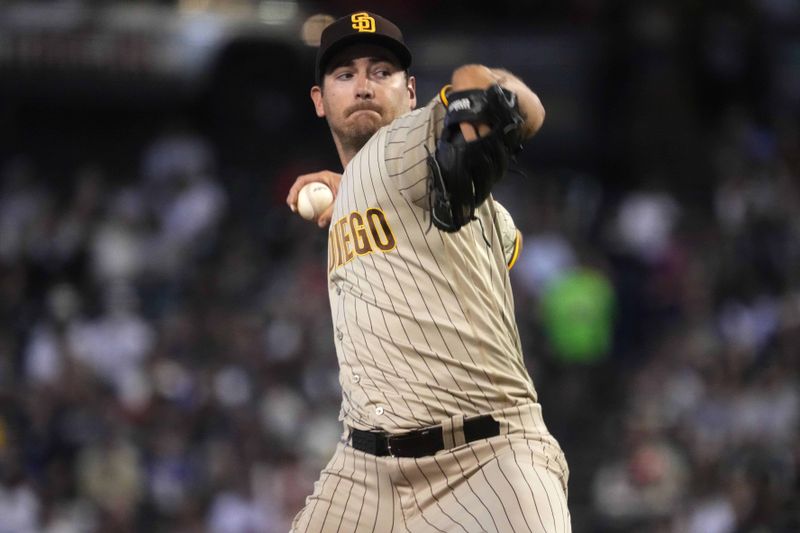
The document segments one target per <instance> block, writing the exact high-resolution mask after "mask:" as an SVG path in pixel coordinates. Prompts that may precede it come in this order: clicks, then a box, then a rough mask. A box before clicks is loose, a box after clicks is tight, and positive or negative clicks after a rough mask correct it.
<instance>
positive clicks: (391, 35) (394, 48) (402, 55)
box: [316, 11, 411, 83]
mask: <svg viewBox="0 0 800 533" xmlns="http://www.w3.org/2000/svg"><path fill="white" fill-rule="evenodd" d="M360 42H367V43H374V44H376V45H379V46H383V47H384V48H386V49H387V50H389V51H390V52H392V53H393V54H394V55H395V56H397V59H398V60H399V61H400V66H401V67H402V68H403V69H408V67H409V66H410V65H411V51H410V50H409V49H408V48H407V47H406V45H405V42H403V33H402V32H401V31H400V28H398V27H397V26H396V25H395V24H394V23H393V22H392V21H390V20H388V19H385V18H383V17H382V16H380V15H376V14H374V13H370V12H368V11H359V12H357V13H352V14H350V15H347V16H345V17H342V18H340V19H338V20H335V21H334V22H331V23H330V24H329V25H328V26H327V27H326V28H325V29H324V30H323V31H322V36H321V38H320V43H319V50H317V69H316V76H317V83H319V82H320V81H322V77H323V76H324V75H325V69H326V67H327V63H328V61H330V59H331V58H332V57H333V55H334V54H335V53H336V52H338V51H339V50H341V49H342V48H343V47H345V46H347V45H349V44H353V43H360Z"/></svg>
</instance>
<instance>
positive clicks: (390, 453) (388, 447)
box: [386, 437, 396, 458]
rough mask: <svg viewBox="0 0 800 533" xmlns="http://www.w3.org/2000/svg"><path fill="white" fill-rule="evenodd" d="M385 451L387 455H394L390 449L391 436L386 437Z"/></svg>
mask: <svg viewBox="0 0 800 533" xmlns="http://www.w3.org/2000/svg"><path fill="white" fill-rule="evenodd" d="M386 451H387V452H389V457H395V458H396V456H395V454H394V452H393V451H392V437H386Z"/></svg>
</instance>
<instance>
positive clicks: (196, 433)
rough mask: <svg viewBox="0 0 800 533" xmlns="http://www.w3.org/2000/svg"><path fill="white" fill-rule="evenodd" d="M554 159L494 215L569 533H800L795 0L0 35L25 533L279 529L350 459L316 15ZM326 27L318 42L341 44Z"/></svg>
mask: <svg viewBox="0 0 800 533" xmlns="http://www.w3.org/2000/svg"><path fill="white" fill-rule="evenodd" d="M363 7H368V8H370V9H374V10H375V11H378V12H380V13H382V14H384V15H386V16H387V17H389V18H391V19H393V20H395V21H396V22H397V23H398V24H399V25H400V26H401V27H402V28H403V29H404V31H405V33H406V35H407V41H408V42H409V44H410V47H411V48H412V50H413V51H414V54H415V58H414V66H413V67H412V71H413V73H414V74H416V75H417V76H418V78H419V84H418V87H419V96H420V101H422V102H424V101H426V100H427V99H428V98H429V97H431V96H433V94H434V92H435V90H436V89H437V88H438V87H439V86H440V85H441V84H443V83H444V82H445V81H446V80H447V78H448V76H449V73H450V71H451V69H452V67H454V66H456V65H458V64H461V63H463V62H483V63H487V64H490V65H493V66H503V67H506V68H508V69H510V70H511V71H513V72H515V73H517V74H519V75H520V76H521V77H522V78H523V79H525V80H526V81H527V82H528V83H529V84H530V85H531V86H532V87H533V88H534V89H535V90H536V91H537V92H538V93H539V95H540V96H541V98H542V100H543V102H544V104H545V107H546V108H547V112H548V115H547V121H546V123H545V127H544V129H543V130H542V132H541V133H540V135H539V136H537V137H536V139H535V140H534V141H533V142H532V143H530V145H529V146H528V147H527V148H526V150H525V152H524V153H523V155H522V157H521V158H520V161H519V165H518V167H519V168H518V170H519V172H518V173H512V174H510V175H509V176H508V178H507V179H506V180H505V181H504V182H503V183H502V184H501V186H500V187H499V189H498V191H497V194H496V196H497V197H498V198H499V199H500V200H501V201H502V202H503V203H504V204H505V205H506V206H507V207H508V208H509V210H510V211H511V212H512V214H513V215H514V217H515V219H516V221H517V224H518V226H519V227H520V228H521V230H522V232H523V234H524V236H525V247H524V250H523V254H522V256H521V258H520V260H519V262H518V264H517V266H516V267H515V269H514V271H513V272H512V279H513V284H514V288H515V297H516V304H517V318H518V322H519V326H520V332H521V334H522V337H523V343H524V347H525V354H526V362H527V365H528V368H529V370H530V371H531V374H532V376H533V378H534V381H535V383H536V386H537V389H538V390H539V393H540V396H541V400H542V402H543V404H544V407H545V416H546V421H547V422H548V425H549V426H550V427H551V429H552V431H553V432H554V434H555V435H556V437H557V438H558V439H559V441H560V442H561V443H562V445H563V447H564V448H565V450H566V453H567V456H568V459H569V461H570V466H571V469H572V477H571V482H570V486H571V487H570V501H571V509H572V515H573V520H574V529H575V531H576V532H611V533H617V532H691V533H726V532H743V533H745V532H756V531H758V532H788V531H798V530H800V518H799V517H800V438H799V436H800V387H799V385H800V383H798V361H799V360H800V121H799V120H798V119H799V118H800V31H799V30H800V4H798V3H797V2H796V1H794V0H736V1H730V2H697V1H689V0H683V1H677V0H662V1H659V0H646V1H637V2H624V1H621V0H619V1H603V0H569V1H555V0H541V1H531V2H517V1H513V2H512V1H505V0H498V1H495V2H492V3H491V4H486V3H484V2H475V1H468V2H461V3H458V5H454V4H453V3H451V2H443V1H440V0H429V1H425V2H423V1H421V0H408V1H400V0H392V1H386V2H381V3H374V5H369V6H367V5H366V4H365V3H355V2H351V1H349V0H339V1H334V2H294V1H292V0H263V1H255V0H252V1H245V0H239V1H234V0H229V1H222V0H219V1H213V0H184V1H180V2H166V1H162V2H119V1H118V2H112V1H100V0H95V1H89V0H84V1H81V0H72V1H43V2H5V3H3V4H2V5H0V176H1V179H2V182H0V532H2V533H7V532H8V533H10V532H14V533H27V532H39V531H41V532H47V533H72V532H76V533H77V532H84V531H86V532H88V531H115V532H116V533H124V532H128V531H155V532H161V531H170V532H173V531H174V532H190V531H192V532H194V531H209V532H213V533H217V532H220V533H239V532H241V533H244V532H253V531H264V532H273V531H276V532H277V531H280V532H283V531H286V530H287V529H288V523H289V521H290V519H291V517H292V515H293V514H294V512H296V511H297V510H298V509H299V507H300V506H301V505H302V502H303V498H304V497H305V496H306V495H307V493H308V492H309V491H310V488H311V484H312V482H313V480H314V479H315V478H316V476H317V474H318V470H319V468H320V466H321V465H322V464H323V463H324V462H325V460H326V459H327V456H328V454H329V453H330V451H331V449H332V446H333V443H334V441H335V439H336V438H337V435H338V433H339V426H338V423H337V422H336V416H337V412H338V402H339V391H338V383H337V375H336V361H335V353H334V351H333V343H332V342H331V331H330V318H329V317H330V314H329V310H328V303H327V297H326V287H325V270H324V265H325V250H324V247H325V244H326V239H325V234H324V232H323V231H321V230H318V229H317V228H316V227H314V226H313V225H310V224H308V223H305V222H303V221H302V220H300V218H299V217H297V216H292V215H291V213H290V212H289V210H288V209H287V208H286V206H285V204H284V203H283V202H284V198H285V195H286V192H287V190H288V187H289V185H290V184H291V183H292V181H293V179H294V177H295V176H296V175H298V174H299V173H304V172H309V171H314V170H319V169H323V168H328V169H333V170H336V169H337V165H338V161H337V157H336V154H335V152H334V149H333V146H332V143H331V142H330V138H329V133H328V131H327V128H326V126H325V124H324V122H322V121H320V120H318V119H317V118H316V117H315V116H314V114H313V110H312V107H311V105H310V102H309V100H308V88H309V87H310V85H311V83H312V81H313V67H312V64H313V56H314V49H313V47H311V46H309V45H308V44H306V42H304V39H305V40H307V41H309V42H311V41H313V38H314V34H315V32H318V31H319V21H320V20H321V19H320V18H319V17H317V18H311V19H310V17H312V15H315V14H320V13H324V14H332V15H336V16H339V15H341V14H344V13H347V12H349V11H352V10H357V9H361V8H363ZM315 28H316V29H315Z"/></svg>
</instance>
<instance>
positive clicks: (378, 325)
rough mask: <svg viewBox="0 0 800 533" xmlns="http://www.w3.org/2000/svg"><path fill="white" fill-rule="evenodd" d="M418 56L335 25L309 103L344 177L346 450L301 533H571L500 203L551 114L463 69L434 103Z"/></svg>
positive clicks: (292, 198)
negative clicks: (421, 80)
mask: <svg viewBox="0 0 800 533" xmlns="http://www.w3.org/2000/svg"><path fill="white" fill-rule="evenodd" d="M410 64H411V53H410V51H409V50H408V48H407V47H406V45H405V44H404V41H403V36H402V34H401V32H400V30H399V29H398V28H397V26H395V25H394V24H393V23H392V22H390V21H388V20H386V19H385V18H383V17H380V16H378V15H376V14H373V13H369V12H360V13H353V14H351V15H348V16H346V17H343V18H341V19H339V20H337V21H335V22H333V23H332V24H331V25H329V26H328V27H327V28H326V29H325V30H324V32H323V34H322V39H321V44H320V48H319V51H318V54H317V63H316V74H317V83H316V85H314V87H312V89H311V99H312V101H313V103H314V109H315V110H316V113H317V115H318V116H319V117H324V118H325V119H326V120H327V122H328V125H329V127H330V130H331V133H332V135H333V141H334V143H335V145H336V149H337V151H338V153H339V156H340V158H341V162H342V165H343V167H344V173H343V174H342V175H341V176H340V175H339V174H336V173H333V172H327V171H324V172H318V173H314V174H309V175H305V176H301V177H299V178H298V179H297V180H296V182H295V184H294V185H293V186H292V189H291V190H290V192H289V195H288V197H287V203H288V204H289V206H290V207H291V208H292V209H293V210H294V209H296V202H297V194H298V191H299V190H300V188H301V187H302V186H303V185H305V184H306V183H309V182H313V181H320V182H323V183H326V184H328V185H329V186H330V187H331V189H332V190H333V191H334V193H335V201H334V203H333V205H332V206H331V208H330V209H328V210H327V211H325V212H324V213H322V214H321V215H320V216H319V217H318V222H319V223H320V225H323V226H327V228H328V287H329V297H330V304H331V318H332V320H333V328H334V339H333V340H334V343H335V345H336V353H337V357H338V360H339V366H340V383H341V387H342V396H343V397H342V405H341V413H340V419H341V420H342V422H343V425H344V431H343V434H342V438H341V442H340V443H339V444H338V446H337V449H336V452H335V454H334V456H333V458H332V459H331V460H330V462H329V463H328V465H327V466H326V467H325V468H324V470H323V471H322V473H321V475H320V478H319V481H317V482H316V483H315V486H314V492H313V494H312V495H311V496H309V498H308V499H307V501H306V505H305V507H304V508H303V509H302V510H301V511H300V512H299V513H298V515H297V516H296V518H295V520H294V522H293V525H292V531H296V532H314V533H317V532H335V531H341V532H386V533H390V532H410V533H415V532H427V531H448V532H450V531H453V532H455V531H460V532H464V533H473V532H531V533H533V532H536V533H538V532H567V531H571V526H570V515H569V511H568V509H567V479H568V468H567V464H566V462H565V459H564V456H563V453H562V451H561V449H560V447H559V445H558V443H557V442H556V440H555V439H554V438H553V437H552V436H551V435H550V433H549V432H548V430H547V428H546V427H545V424H544V422H543V420H542V412H541V406H540V405H539V403H538V402H537V395H536V391H535V389H534V386H533V383H532V381H531V378H530V376H529V375H528V372H527V370H526V369H525V365H524V362H523V356H522V350H521V345H520V338H519V333H518V330H517V325H516V321H515V318H514V301H513V297H512V292H511V285H510V282H509V276H508V268H509V267H510V266H511V265H512V264H513V261H514V259H515V258H516V255H517V253H518V251H519V246H520V239H519V232H518V231H517V230H516V228H515V227H514V224H513V221H512V220H511V217H510V216H509V215H508V213H507V212H506V211H505V209H503V208H502V206H500V205H499V204H498V203H497V202H495V201H494V199H493V198H492V195H491V190H492V187H493V185H494V184H495V183H496V182H497V181H498V180H500V179H502V177H503V175H504V173H505V170H506V167H507V164H508V161H509V159H510V158H511V157H513V156H514V154H516V153H517V152H518V151H519V150H520V149H521V148H522V144H523V143H524V142H525V141H526V140H527V139H529V138H530V137H531V136H533V135H534V133H536V131H537V130H538V129H539V128H540V127H541V125H542V122H543V120H544V109H543V108H542V105H541V103H540V102H539V99H538V97H537V96H536V95H535V94H534V93H533V92H532V91H531V90H530V89H529V88H528V87H527V86H526V85H525V84H524V83H523V82H521V81H520V80H519V79H518V78H516V77H515V76H514V75H512V74H511V73H509V72H507V71H504V70H500V69H491V68H487V67H484V66H481V65H466V66H462V67H460V68H458V69H456V70H455V71H454V72H453V74H452V79H451V80H450V84H449V85H447V86H445V87H444V88H443V89H442V90H441V91H440V92H439V94H437V95H436V97H435V98H433V99H432V100H431V101H430V102H428V103H427V105H425V106H424V107H421V108H419V109H416V110H415V108H416V103H417V94H416V84H415V79H414V77H413V76H410V75H409V72H408V68H409V66H410Z"/></svg>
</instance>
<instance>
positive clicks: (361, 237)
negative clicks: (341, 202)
mask: <svg viewBox="0 0 800 533" xmlns="http://www.w3.org/2000/svg"><path fill="white" fill-rule="evenodd" d="M396 245H397V239H396V238H395V236H394V232H393V231H392V227H391V226H390V225H389V222H388V221H387V220H386V214H385V213H384V212H383V211H381V210H380V209H377V208H375V207H371V208H369V209H367V210H366V212H364V213H360V212H358V211H353V212H351V213H350V214H349V215H347V216H344V217H342V218H340V219H339V220H337V221H336V223H335V224H331V227H330V230H329V232H328V272H333V271H334V270H336V269H337V268H339V267H340V266H342V265H345V264H347V263H349V262H350V261H352V260H353V259H354V258H355V257H357V256H362V255H369V254H371V253H375V252H384V253H385V252H390V251H392V250H394V248H395V246H396Z"/></svg>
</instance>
